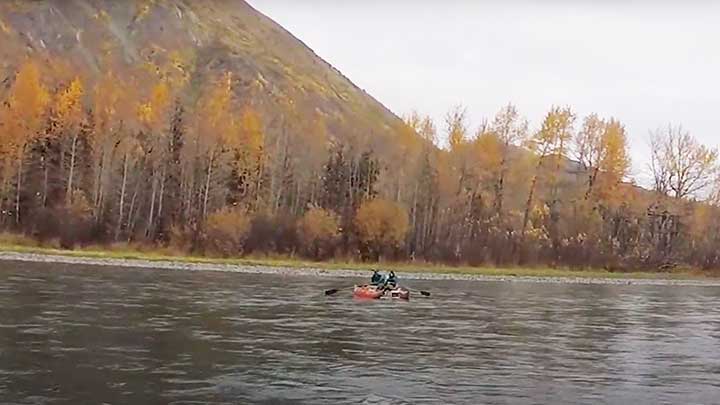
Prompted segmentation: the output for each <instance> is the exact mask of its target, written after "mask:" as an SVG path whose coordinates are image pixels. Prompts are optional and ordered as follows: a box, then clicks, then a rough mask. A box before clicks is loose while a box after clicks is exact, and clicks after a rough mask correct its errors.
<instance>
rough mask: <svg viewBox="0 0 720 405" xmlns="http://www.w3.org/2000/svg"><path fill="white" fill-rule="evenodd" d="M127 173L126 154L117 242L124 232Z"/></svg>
mask: <svg viewBox="0 0 720 405" xmlns="http://www.w3.org/2000/svg"><path fill="white" fill-rule="evenodd" d="M127 172H128V155H127V153H125V156H124V158H123V177H122V185H121V186H120V206H119V208H118V210H119V213H118V223H117V227H116V228H115V240H116V241H117V240H118V239H119V238H120V231H121V230H122V223H123V217H124V214H125V211H124V210H125V189H126V187H127Z"/></svg>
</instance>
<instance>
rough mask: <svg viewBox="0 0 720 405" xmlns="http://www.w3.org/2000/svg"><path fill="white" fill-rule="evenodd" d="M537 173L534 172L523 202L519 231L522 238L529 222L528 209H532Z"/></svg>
mask: <svg viewBox="0 0 720 405" xmlns="http://www.w3.org/2000/svg"><path fill="white" fill-rule="evenodd" d="M537 182H538V175H537V174H535V176H533V179H532V183H530V192H529V193H528V199H527V202H526V203H525V215H524V216H523V226H522V232H521V233H520V235H521V237H522V239H525V233H526V232H527V226H528V223H529V222H530V211H531V210H532V205H533V200H534V199H535V188H536V187H537Z"/></svg>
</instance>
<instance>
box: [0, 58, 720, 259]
mask: <svg viewBox="0 0 720 405" xmlns="http://www.w3.org/2000/svg"><path fill="white" fill-rule="evenodd" d="M239 79H240V78H237V77H233V75H232V74H230V73H225V74H220V75H218V76H217V77H213V78H212V80H208V81H207V82H203V83H199V84H198V83H193V82H192V81H191V80H189V79H188V78H187V77H182V76H179V77H176V76H172V75H155V74H150V73H143V74H128V73H125V74H119V73H113V72H106V73H103V74H102V75H101V76H100V77H99V78H97V77H96V78H89V77H83V76H74V75H73V74H72V72H71V71H65V72H64V73H62V74H59V73H57V72H56V71H48V68H46V67H45V66H43V64H42V63H40V62H39V61H35V60H28V61H26V62H25V63H23V64H22V65H20V66H18V67H17V69H16V71H14V72H11V74H10V75H9V76H8V79H6V80H5V82H4V83H3V85H2V86H0V102H1V103H2V104H1V105H0V164H1V166H0V170H1V171H0V213H1V214H2V215H0V227H2V229H4V230H5V231H7V232H18V233H23V234H25V235H27V236H29V237H32V238H35V239H37V240H38V241H40V242H42V243H50V242H52V241H56V242H57V243H59V244H60V245H61V246H62V247H65V248H72V247H74V246H77V245H83V244H98V243H108V244H109V243H134V244H142V245H148V246H172V247H174V248H176V249H181V250H182V251H184V252H188V253H189V252H192V253H199V254H209V255H221V256H238V255H245V254H282V255H302V256H304V257H307V258H311V259H330V258H341V259H352V260H356V259H359V260H381V259H382V260H398V261H426V262H442V263H448V264H468V265H496V266H516V265H523V266H536V265H542V266H569V267H580V268H581V267H595V268H598V267H605V268H608V269H611V270H618V271H623V270H635V269H671V268H673V267H676V266H689V267H693V268H701V269H715V268H717V267H718V266H719V265H720V258H719V257H718V254H717V253H716V252H718V251H719V248H720V238H719V235H720V232H719V231H720V221H719V220H718V219H717V218H718V215H717V214H718V213H719V212H718V208H717V202H718V201H719V198H718V196H719V194H718V193H717V190H716V185H717V175H718V152H717V150H716V149H713V148H708V147H706V146H704V145H702V144H700V143H699V142H698V141H697V140H696V138H694V137H693V136H691V135H690V134H688V133H687V132H686V131H684V130H683V129H682V128H681V127H675V126H669V127H668V128H665V129H661V130H658V131H656V132H655V133H653V134H652V135H651V137H650V142H649V143H650V145H651V164H650V167H649V169H650V171H651V173H652V174H653V188H652V189H644V188H641V187H638V186H636V185H635V184H633V183H632V181H631V179H630V170H631V161H630V157H629V152H628V144H627V138H628V134H627V133H626V130H625V127H624V126H623V124H622V123H621V122H619V121H618V120H617V119H614V118H612V117H607V118H605V117H600V116H597V115H595V114H592V115H589V116H587V117H578V116H577V115H576V113H575V112H574V111H573V110H572V109H571V108H569V107H552V108H550V110H549V111H548V112H547V114H546V115H545V117H544V118H543V120H542V124H541V125H540V127H539V128H538V129H537V130H531V129H530V127H529V125H528V121H527V120H526V119H525V118H523V117H522V116H521V115H520V113H519V112H518V111H517V109H516V108H515V107H514V106H513V105H507V106H506V107H503V108H502V109H501V110H500V111H498V112H497V114H496V115H495V116H494V118H492V119H490V120H487V121H484V122H483V123H482V124H481V125H480V126H479V127H478V128H474V129H473V128H470V126H469V124H468V119H467V114H466V112H465V110H464V109H463V108H462V107H456V108H453V109H451V110H450V112H449V113H448V114H447V117H446V119H445V122H443V123H436V122H433V120H432V119H430V118H428V117H424V116H421V115H419V114H417V113H413V114H410V115H409V116H407V117H405V119H404V122H403V123H402V125H399V126H398V127H397V128H394V129H393V133H392V135H391V136H390V137H385V138H382V139H383V141H382V142H378V141H377V139H378V138H373V135H372V134H363V135H357V134H345V133H342V128H347V127H348V126H349V124H348V123H345V125H344V126H343V125H340V124H341V123H339V122H338V121H337V118H333V117H329V116H325V115H323V114H322V113H320V112H319V111H303V110H302V109H301V108H298V107H293V106H292V103H290V102H288V103H285V104H284V105H282V106H280V105H278V106H277V107H276V108H275V109H273V108H271V109H270V110H269V111H270V112H268V111H267V110H268V109H267V108H266V109H265V113H261V112H260V111H261V109H260V108H259V107H258V106H255V105H254V104H253V100H252V98H251V97H245V98H240V97H238V96H237V91H236V88H235V87H236V86H237V83H238V81H239ZM438 126H440V128H438ZM441 135H444V136H446V139H447V146H444V147H440V146H439V144H440V142H439V138H440V137H441Z"/></svg>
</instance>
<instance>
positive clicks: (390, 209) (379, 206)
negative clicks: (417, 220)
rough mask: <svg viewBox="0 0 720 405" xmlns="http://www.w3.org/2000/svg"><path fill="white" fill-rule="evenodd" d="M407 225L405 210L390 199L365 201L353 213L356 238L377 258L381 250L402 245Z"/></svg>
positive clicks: (381, 252)
mask: <svg viewBox="0 0 720 405" xmlns="http://www.w3.org/2000/svg"><path fill="white" fill-rule="evenodd" d="M408 226H409V224H408V215H407V212H406V211H405V209H404V208H403V207H402V206H400V205H398V204H396V203H394V202H392V201H387V200H381V199H376V200H372V201H368V202H365V203H364V204H363V205H361V206H360V208H359V209H358V212H357V214H356V215H355V228H356V232H357V234H358V238H359V239H360V242H362V243H363V244H364V245H365V247H366V248H367V249H368V250H369V251H370V253H372V254H373V255H374V256H375V257H376V258H377V259H379V258H380V256H381V255H382V254H383V252H385V251H388V250H397V249H398V248H400V247H401V246H402V244H403V242H404V241H405V235H406V234H407V231H408Z"/></svg>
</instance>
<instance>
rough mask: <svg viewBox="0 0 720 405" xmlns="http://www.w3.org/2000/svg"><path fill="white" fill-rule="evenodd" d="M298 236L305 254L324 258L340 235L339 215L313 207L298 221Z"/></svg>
mask: <svg viewBox="0 0 720 405" xmlns="http://www.w3.org/2000/svg"><path fill="white" fill-rule="evenodd" d="M297 229H298V236H299V238H300V243H301V245H302V247H303V250H304V251H305V254H307V255H308V256H310V257H312V258H315V259H322V258H324V257H326V256H327V254H328V253H330V252H331V251H332V249H333V247H334V245H335V243H336V242H337V240H338V238H339V236H340V224H339V220H338V217H337V215H335V214H334V213H332V212H331V211H327V210H324V209H322V208H311V209H310V210H308V211H307V212H306V213H305V215H304V216H303V217H302V218H301V219H300V221H299V222H298V227H297Z"/></svg>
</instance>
